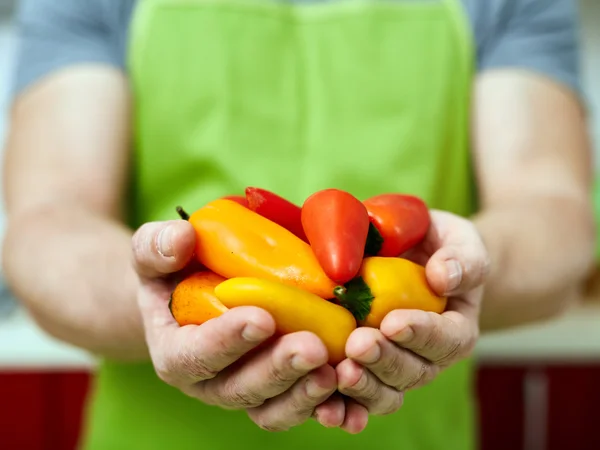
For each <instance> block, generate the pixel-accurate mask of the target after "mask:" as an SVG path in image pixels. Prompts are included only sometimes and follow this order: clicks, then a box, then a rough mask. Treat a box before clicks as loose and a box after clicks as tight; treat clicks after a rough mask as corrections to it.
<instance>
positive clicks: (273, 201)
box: [246, 187, 308, 242]
mask: <svg viewBox="0 0 600 450" xmlns="http://www.w3.org/2000/svg"><path fill="white" fill-rule="evenodd" d="M246 199H247V200H248V208H250V210H251V211H254V212H255V213H257V214H260V215H261V216H263V217H264V218H266V219H269V220H270V221H271V222H275V223H276V224H277V225H280V226H282V227H283V228H285V229H286V230H288V231H291V232H292V233H294V234H295V235H296V236H297V237H299V238H300V239H302V240H303V241H304V242H308V239H307V238H306V234H305V233H304V229H303V228H302V218H301V217H302V209H301V208H300V207H299V206H298V205H295V204H293V203H292V202H290V201H288V200H286V199H285V198H283V197H280V196H279V195H277V194H274V193H273V192H269V191H267V190H265V189H260V188H257V187H248V188H246Z"/></svg>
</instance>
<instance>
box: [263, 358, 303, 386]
mask: <svg viewBox="0 0 600 450" xmlns="http://www.w3.org/2000/svg"><path fill="white" fill-rule="evenodd" d="M267 377H268V380H269V382H270V384H272V385H274V386H277V387H279V386H281V387H284V386H287V385H289V384H290V383H293V382H294V381H296V379H297V378H298V376H297V375H296V374H295V370H294V369H293V368H292V366H291V359H289V360H288V361H287V362H286V364H285V365H283V366H279V365H277V364H271V366H270V368H269V372H268V375H267Z"/></svg>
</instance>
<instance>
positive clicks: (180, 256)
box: [132, 220, 196, 279]
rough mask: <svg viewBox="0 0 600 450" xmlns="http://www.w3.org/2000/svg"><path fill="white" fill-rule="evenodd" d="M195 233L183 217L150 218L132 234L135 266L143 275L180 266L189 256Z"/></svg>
mask: <svg viewBox="0 0 600 450" xmlns="http://www.w3.org/2000/svg"><path fill="white" fill-rule="evenodd" d="M195 243H196V234H195V232H194V229H193V227H192V225H191V224H190V223H189V222H186V221H183V220H176V221H175V220H173V221H168V222H151V223H147V224H144V225H142V226H141V227H140V228H139V229H138V230H137V231H136V232H135V234H134V235H133V238H132V247H133V262H134V267H135V269H136V271H137V273H138V275H140V277H142V278H148V279H152V278H159V277H163V276H165V275H169V274H172V273H174V272H177V271H179V270H181V269H183V268H184V267H185V266H186V264H187V263H188V262H189V261H190V259H191V258H192V255H193V253H194V247H195Z"/></svg>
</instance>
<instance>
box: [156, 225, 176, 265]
mask: <svg viewBox="0 0 600 450" xmlns="http://www.w3.org/2000/svg"><path fill="white" fill-rule="evenodd" d="M172 237H173V226H172V225H169V226H167V227H165V228H163V229H162V230H160V233H158V236H156V248H157V250H158V253H160V255H161V256H162V257H164V258H171V257H172V256H174V255H173V242H172Z"/></svg>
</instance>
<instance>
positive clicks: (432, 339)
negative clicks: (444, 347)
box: [422, 312, 441, 349]
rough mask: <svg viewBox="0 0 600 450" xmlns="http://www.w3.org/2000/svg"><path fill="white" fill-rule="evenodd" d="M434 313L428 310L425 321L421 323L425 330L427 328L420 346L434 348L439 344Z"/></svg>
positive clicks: (438, 333) (437, 327)
mask: <svg viewBox="0 0 600 450" xmlns="http://www.w3.org/2000/svg"><path fill="white" fill-rule="evenodd" d="M435 315H436V313H432V312H428V313H427V314H426V316H425V317H427V319H426V320H425V323H424V324H423V326H424V328H425V329H426V330H429V331H428V333H427V335H426V338H425V340H424V342H423V345H422V348H425V349H427V348H434V347H435V346H437V345H438V344H439V341H440V334H441V333H440V329H439V326H438V325H437V321H436V319H437V317H435Z"/></svg>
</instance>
